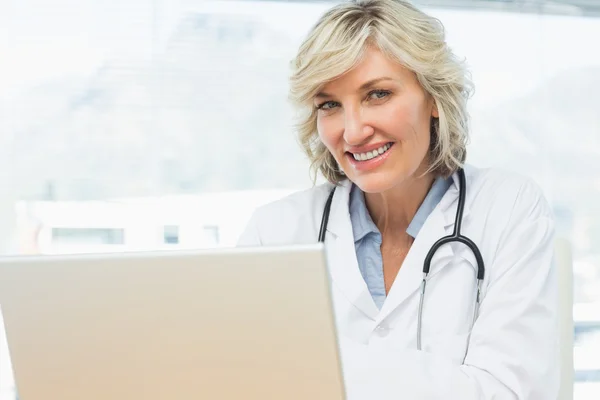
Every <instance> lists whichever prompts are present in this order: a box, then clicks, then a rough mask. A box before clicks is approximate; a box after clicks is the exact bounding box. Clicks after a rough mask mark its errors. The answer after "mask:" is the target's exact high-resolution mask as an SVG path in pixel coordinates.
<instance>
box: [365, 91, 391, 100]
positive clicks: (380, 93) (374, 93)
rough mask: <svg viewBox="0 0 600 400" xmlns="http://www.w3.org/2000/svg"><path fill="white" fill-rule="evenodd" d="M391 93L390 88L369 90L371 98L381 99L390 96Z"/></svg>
mask: <svg viewBox="0 0 600 400" xmlns="http://www.w3.org/2000/svg"><path fill="white" fill-rule="evenodd" d="M390 93H391V92H390V91H389V90H372V91H370V92H369V95H368V97H369V99H370V100H381V99H385V98H386V97H388V96H389V95H390Z"/></svg>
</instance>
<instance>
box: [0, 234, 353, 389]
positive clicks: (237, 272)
mask: <svg viewBox="0 0 600 400" xmlns="http://www.w3.org/2000/svg"><path fill="white" fill-rule="evenodd" d="M0 307H1V309H2V313H3V316H4V323H5V329H6V335H7V340H8V346H9V351H10V356H11V360H12V365H13V371H14V376H15V380H16V385H17V391H18V393H19V396H20V399H21V400H48V399H60V400H83V399H85V400H108V399H110V400H121V399H123V400H167V399H168V400H174V399H179V400H184V399H186V400H187V399H211V400H216V399H236V400H238V399H239V400H254V399H256V400H266V399H277V400H282V399H286V400H293V399H298V400H300V399H301V400H308V399H311V400H312V399H328V400H337V399H343V398H344V397H345V394H344V387H343V379H342V373H341V367H340V360H339V353H338V344H337V340H336V332H335V324H334V318H333V311H332V305H331V297H330V292H329V280H328V274H327V271H326V261H325V255H324V251H323V248H322V246H321V245H318V244H316V245H313V246H299V247H281V248H264V247H263V248H235V249H225V250H213V251H198V252H156V253H128V254H111V255H83V256H81V255H78V256H61V257H55V256H49V257H36V258H14V259H4V260H2V261H0Z"/></svg>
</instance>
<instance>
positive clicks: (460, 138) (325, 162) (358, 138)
mask: <svg viewBox="0 0 600 400" xmlns="http://www.w3.org/2000/svg"><path fill="white" fill-rule="evenodd" d="M294 67H295V69H294V72H293V76H292V78H291V97H292V99H293V100H294V101H295V103H296V104H297V105H298V107H299V109H300V110H301V111H303V112H304V114H303V119H302V121H301V123H300V124H299V125H298V127H299V137H300V140H301V143H302V144H303V147H304V150H305V151H306V154H307V155H308V157H309V158H310V160H311V161H312V164H313V167H314V168H315V169H316V170H318V171H320V172H321V173H322V174H323V175H324V176H325V177H326V178H327V180H328V181H329V182H328V183H327V184H324V185H321V186H316V187H314V188H312V189H310V190H307V191H304V192H301V193H296V194H293V195H291V196H289V197H287V198H285V199H282V200H280V201H276V202H274V203H272V204H269V205H267V206H264V207H262V208H260V209H258V210H257V211H256V212H255V213H254V215H253V216H252V219H251V221H250V223H249V225H248V227H247V229H246V230H245V232H244V234H243V235H242V237H241V239H240V245H282V244H304V243H314V242H316V241H317V238H318V236H319V228H320V225H321V221H322V215H323V211H324V207H325V204H326V202H327V199H328V198H329V196H330V194H331V193H332V189H333V188H334V187H335V192H334V194H333V198H332V200H331V208H330V210H331V211H330V215H329V220H328V224H327V229H326V234H325V238H324V239H325V240H324V242H325V246H326V249H327V255H328V261H329V268H330V272H331V278H332V293H333V301H334V308H335V315H336V322H337V328H338V334H339V337H340V342H341V353H342V358H343V363H344V364H343V366H344V372H345V378H346V384H347V388H348V394H349V395H350V396H351V397H352V396H356V398H367V399H375V398H377V399H383V398H390V399H400V398H408V399H457V400H459V399H460V400H469V399H543V400H549V399H556V397H557V393H558V387H557V386H558V381H559V379H558V378H559V377H558V365H557V363H558V361H557V359H558V357H557V353H558V347H557V346H558V340H557V336H558V334H557V307H556V306H557V304H556V303H557V301H556V292H557V282H556V277H555V271H554V269H553V267H552V255H553V254H552V251H553V250H552V249H553V234H554V225H553V219H552V212H551V209H550V207H549V206H548V204H547V202H546V200H545V199H544V197H543V195H542V193H541V191H540V189H539V188H538V187H537V186H536V185H535V184H533V183H532V182H531V181H530V180H528V179H525V178H523V177H520V176H517V175H515V174H509V173H506V172H502V171H498V170H494V169H477V168H474V167H466V166H464V161H465V157H466V150H465V143H466V142H467V136H468V123H467V122H468V117H467V105H466V100H467V98H468V97H469V94H470V91H471V87H470V86H471V85H470V82H469V79H468V76H467V73H466V71H465V69H464V67H463V65H462V64H461V63H460V62H459V61H458V60H457V58H456V57H455V56H454V55H453V54H452V52H451V50H450V49H449V48H448V46H447V45H446V43H445V39H444V32H443V27H442V26H441V24H440V23H439V22H438V21H437V20H436V19H434V18H432V17H430V16H428V15H426V14H424V13H423V12H421V11H419V10H418V9H416V8H414V7H413V6H412V5H411V4H410V3H408V2H405V1H402V0H355V1H352V2H349V3H343V4H341V5H338V6H336V7H334V8H333V9H331V10H330V11H328V12H327V13H326V14H324V16H323V17H322V18H321V19H320V21H319V22H318V23H317V24H316V25H315V26H314V28H313V29H312V31H311V32H310V34H309V36H308V38H307V39H306V40H305V41H304V43H303V44H302V46H301V47H300V50H299V52H298V55H297V57H296V59H295V63H294ZM463 167H464V169H463ZM461 170H463V171H464V177H465V179H466V182H465V185H466V187H465V188H466V198H465V204H464V213H463V216H462V219H461V221H462V226H461V233H462V234H463V235H465V236H467V237H469V238H470V239H471V240H472V241H473V242H474V243H475V244H476V245H477V246H478V248H479V250H480V251H481V254H482V261H483V262H484V264H485V267H486V270H485V276H484V279H483V281H482V282H481V293H480V295H478V294H477V291H476V288H477V282H478V281H477V271H478V263H477V259H476V258H475V256H474V255H473V252H471V251H470V250H469V249H468V248H467V247H466V246H464V245H462V244H457V243H451V244H446V245H444V246H442V247H441V248H440V249H439V251H437V252H436V254H435V256H434V257H433V259H432V261H431V269H430V271H429V274H427V276H426V288H427V290H426V294H425V296H424V298H423V305H422V321H421V322H419V315H420V312H419V308H420V306H421V304H420V303H421V297H420V293H421V291H420V288H421V287H422V286H421V285H422V281H423V272H422V268H423V260H424V259H425V257H426V255H427V252H428V251H429V249H430V248H431V246H432V245H433V244H434V243H435V242H436V241H437V240H438V239H439V238H441V237H443V236H446V235H450V234H452V232H453V229H454V225H455V214H456V211H457V207H458V198H459V193H460V186H461V182H460V178H461V173H462V172H461ZM307 295H309V294H307ZM478 297H479V309H477V298H478ZM474 315H475V317H474Z"/></svg>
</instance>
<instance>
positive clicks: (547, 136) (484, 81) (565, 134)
mask: <svg viewBox="0 0 600 400" xmlns="http://www.w3.org/2000/svg"><path fill="white" fill-rule="evenodd" d="M415 3H417V4H418V5H420V6H422V7H423V8H424V9H425V10H426V11H427V12H429V13H431V14H433V15H435V16H437V17H439V18H440V19H441V21H442V22H443V23H444V25H445V27H446V30H447V40H448V42H449V44H450V46H451V47H452V48H453V49H454V50H455V52H456V53H457V54H458V55H459V56H461V57H464V58H466V60H467V62H468V64H469V67H470V68H471V71H472V74H473V79H474V82H475V85H476V93H475V96H474V98H473V99H472V101H471V103H470V113H471V116H472V140H471V144H470V146H469V156H468V162H469V163H470V164H475V165H477V166H497V167H502V168H506V169H510V170H515V171H519V172H521V173H524V174H526V175H529V176H531V177H533V178H534V179H535V180H536V181H537V182H538V183H539V184H540V185H541V186H542V187H543V189H544V190H545V193H546V196H547V197H548V199H549V200H550V202H551V204H552V205H553V207H554V211H555V215H556V219H557V222H558V229H559V235H561V236H564V237H567V238H568V239H569V240H570V241H571V244H572V245H573V252H574V253H573V256H574V273H575V288H574V291H575V304H574V317H575V349H574V351H575V379H576V383H575V399H577V400H585V399H595V400H597V399H599V398H600V202H599V201H598V198H600V163H599V162H598V161H599V160H600V112H598V110H599V109H600V52H599V51H597V43H596V41H597V39H598V38H600V0H553V1H550V0H548V1H546V0H438V1H434V0H429V1H427V0H423V1H415ZM332 4H333V3H330V2H322V1H299V0H298V1H284V0H272V1H263V2H260V1H227V0H222V1H202V0H119V1H117V0H53V1H46V0H0V221H2V223H1V224H0V254H1V255H22V254H29V255H31V254H65V253H82V252H83V253H85V252H105V251H106V252H115V251H130V250H155V249H164V248H173V249H175V248H207V247H221V246H232V245H234V244H235V242H236V239H237V236H238V235H239V233H240V232H241V230H242V229H243V227H244V226H245V224H246V222H247V220H248V218H249V216H250V213H251V212H252V210H253V209H254V208H255V207H257V206H258V205H260V204H263V203H266V202H269V201H272V200H275V199H277V198H280V197H282V196H284V195H286V194H288V193H290V192H292V191H296V190H299V189H304V188H306V187H309V186H310V185H311V184H312V181H311V177H310V175H309V172H308V163H307V161H306V159H305V158H304V156H303V155H302V152H301V151H300V148H299V146H298V144H297V142H296V138H295V137H294V134H293V130H292V125H293V121H294V119H293V117H294V113H293V110H292V109H291V108H290V106H289V105H288V102H287V77H288V73H289V62H290V60H291V59H292V57H293V55H294V53H295V51H296V49H297V46H298V44H299V43H300V41H301V40H302V39H303V37H304V35H305V34H306V32H307V31H308V30H309V28H310V27H311V26H312V25H313V24H314V23H315V21H316V19H317V18H318V17H319V15H320V14H321V13H322V12H323V11H324V10H325V9H327V8H329V7H330V6H331V5H332ZM1 325H2V324H1V319H0V400H15V398H16V391H15V388H14V380H13V376H12V373H11V368H10V357H9V354H8V349H7V347H6V339H5V336H4V332H3V330H2V329H1Z"/></svg>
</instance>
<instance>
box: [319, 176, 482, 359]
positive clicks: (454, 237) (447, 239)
mask: <svg viewBox="0 0 600 400" xmlns="http://www.w3.org/2000/svg"><path fill="white" fill-rule="evenodd" d="M457 172H458V180H459V188H458V190H459V193H458V207H457V209H456V217H455V219H454V232H452V234H451V235H448V236H444V237H442V238H441V239H439V240H438V241H437V242H435V243H434V244H433V246H431V249H429V252H428V253H427V256H426V257H425V261H424V262H423V280H422V282H421V295H420V299H419V314H418V319H417V349H418V350H421V331H422V326H423V324H422V317H423V301H424V299H425V288H426V286H427V276H428V275H429V269H430V267H431V260H432V259H433V256H434V254H435V252H436V251H438V249H439V248H440V247H442V246H443V245H445V244H448V243H452V242H458V243H462V244H464V245H465V246H467V247H468V248H469V249H470V250H471V251H472V252H473V255H474V256H475V260H476V262H477V287H476V293H475V309H474V311H473V318H472V320H471V329H470V330H469V331H471V330H472V329H473V325H475V318H476V317H477V314H478V312H479V303H480V297H481V285H482V283H483V276H484V274H485V267H484V265H483V257H482V256H481V252H480V251H479V249H478V248H477V245H476V244H475V243H474V242H473V241H472V240H471V239H469V238H468V237H466V236H463V235H461V233H460V228H461V224H462V219H463V211H464V209H465V198H466V191H467V189H466V182H465V181H466V179H465V172H464V170H463V169H462V168H459V169H458V171H457ZM335 189H336V186H334V187H333V189H332V190H331V192H330V193H329V197H328V198H327V202H326V203H325V208H324V209H323V217H322V218H321V228H320V230H319V242H321V243H324V242H325V232H326V231H327V224H328V222H329V212H330V210H331V202H332V200H333V195H334V193H335Z"/></svg>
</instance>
